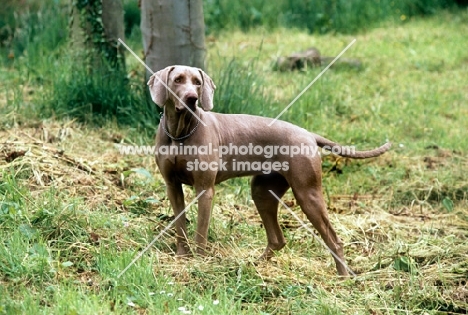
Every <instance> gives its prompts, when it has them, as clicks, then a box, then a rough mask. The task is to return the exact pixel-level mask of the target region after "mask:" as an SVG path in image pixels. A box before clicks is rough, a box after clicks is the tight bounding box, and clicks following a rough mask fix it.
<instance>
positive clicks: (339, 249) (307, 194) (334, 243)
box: [292, 185, 348, 276]
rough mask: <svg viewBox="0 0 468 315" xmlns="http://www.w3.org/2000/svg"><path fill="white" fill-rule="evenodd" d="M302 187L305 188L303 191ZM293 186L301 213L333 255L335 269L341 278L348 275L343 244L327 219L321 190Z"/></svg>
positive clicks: (316, 187) (309, 186) (319, 188)
mask: <svg viewBox="0 0 468 315" xmlns="http://www.w3.org/2000/svg"><path fill="white" fill-rule="evenodd" d="M304 187H306V188H305V189H304ZM296 188H297V187H295V186H293V187H292V190H293V193H294V196H295V197H296V200H297V202H298V204H299V205H300V206H301V209H302V211H303V212H304V213H305V214H306V216H307V218H308V219H309V221H310V222H311V223H312V224H313V226H314V228H315V229H316V230H317V231H318V232H319V234H320V236H321V237H322V239H323V240H324V241H325V244H326V245H327V246H328V248H329V249H330V250H332V251H333V252H334V253H335V255H336V256H335V255H334V256H333V258H334V259H335V263H336V269H337V270H338V274H340V275H342V276H346V275H348V271H347V270H346V266H345V265H344V264H343V263H344V262H345V258H344V254H343V243H342V241H341V240H340V238H339V237H338V235H337V234H336V232H335V230H334V229H333V227H332V226H331V224H330V220H329V219H328V214H327V209H326V205H325V201H324V199H323V194H322V188H321V187H320V186H312V187H311V185H308V186H302V185H301V186H300V188H299V189H296Z"/></svg>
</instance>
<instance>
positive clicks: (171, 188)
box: [166, 183, 189, 256]
mask: <svg viewBox="0 0 468 315" xmlns="http://www.w3.org/2000/svg"><path fill="white" fill-rule="evenodd" d="M166 184H167V195H168V197H169V201H170V202H171V205H172V209H173V210H174V215H175V217H177V216H178V215H179V214H180V213H181V212H182V211H184V209H185V201H184V192H183V190H182V184H181V183H166ZM175 228H176V237H177V255H179V256H185V255H188V254H189V246H188V243H187V225H186V218H185V213H184V214H182V215H181V216H180V218H179V219H178V220H177V221H176V222H175Z"/></svg>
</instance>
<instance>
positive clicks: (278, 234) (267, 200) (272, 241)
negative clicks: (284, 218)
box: [251, 173, 289, 260]
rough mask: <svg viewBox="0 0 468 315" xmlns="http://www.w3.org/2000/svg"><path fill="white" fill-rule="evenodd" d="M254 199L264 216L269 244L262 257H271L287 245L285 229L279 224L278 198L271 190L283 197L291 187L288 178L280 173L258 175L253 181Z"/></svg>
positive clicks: (263, 220) (259, 211) (262, 216)
mask: <svg viewBox="0 0 468 315" xmlns="http://www.w3.org/2000/svg"><path fill="white" fill-rule="evenodd" d="M251 189H252V199H253V201H254V202H255V206H256V207H257V210H258V213H259V214H260V217H261V218H262V222H263V225H264V227H265V230H266V234H267V239H268V244H267V247H266V249H265V252H264V253H263V254H262V256H261V257H260V258H261V259H267V260H268V259H270V258H271V257H272V256H273V251H274V250H280V249H281V248H283V247H284V245H286V240H285V239H284V235H283V231H281V228H280V226H279V224H278V203H279V201H278V199H276V197H275V196H273V195H272V194H271V192H270V190H272V191H273V192H274V193H275V194H276V195H277V196H278V197H280V198H281V197H282V196H283V195H284V194H285V193H286V191H287V190H288V189H289V184H288V182H287V181H286V179H285V178H284V177H283V176H282V175H280V174H278V173H272V174H265V175H256V176H254V177H253V178H252V182H251Z"/></svg>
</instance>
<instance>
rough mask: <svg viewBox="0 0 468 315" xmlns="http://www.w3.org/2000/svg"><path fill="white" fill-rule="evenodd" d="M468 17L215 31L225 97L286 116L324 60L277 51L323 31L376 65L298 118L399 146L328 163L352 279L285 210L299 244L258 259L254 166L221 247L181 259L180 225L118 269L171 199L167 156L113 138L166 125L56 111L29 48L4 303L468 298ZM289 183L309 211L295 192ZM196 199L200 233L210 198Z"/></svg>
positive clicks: (295, 47)
mask: <svg viewBox="0 0 468 315" xmlns="http://www.w3.org/2000/svg"><path fill="white" fill-rule="evenodd" d="M467 22H468V13H467V12H466V11H465V12H459V13H456V14H454V13H447V12H443V13H441V14H438V15H437V16H433V17H431V18H415V19H413V20H411V21H409V22H407V23H404V24H401V25H400V24H398V25H395V24H393V23H392V22H387V23H388V24H386V25H382V26H385V27H382V28H374V29H372V30H369V31H368V32H366V33H362V34H359V35H356V36H350V35H336V36H332V35H330V34H328V35H311V34H310V33H309V32H306V31H299V30H286V29H278V30H275V31H264V30H263V29H261V28H259V29H255V30H253V31H251V32H248V33H241V32H237V31H229V32H221V33H219V34H217V35H210V36H209V37H208V38H207V41H208V49H209V68H208V72H209V74H210V75H211V76H212V77H213V79H214V81H215V83H217V85H218V89H217V92H216V101H215V110H217V111H223V112H248V113H251V114H257V115H263V116H270V117H275V116H276V115H277V114H279V112H281V110H282V109H283V108H284V107H285V106H286V105H287V104H289V102H291V101H292V99H294V97H295V95H297V93H298V92H300V91H301V90H302V89H303V88H304V87H305V86H307V84H309V82H310V81H311V80H313V78H314V77H315V76H316V75H317V74H318V73H319V72H320V71H321V69H309V70H307V71H300V72H276V71H273V70H272V63H273V62H274V60H276V58H277V57H278V56H280V55H287V54H289V53H292V52H295V51H299V50H302V49H305V48H308V47H310V46H315V47H318V48H319V49H320V51H321V52H322V54H323V55H329V56H335V55H337V54H338V53H340V52H341V50H342V49H343V48H344V47H346V46H347V45H348V44H349V43H350V42H351V41H352V40H353V39H354V38H356V39H357V41H356V43H355V44H354V45H353V46H352V47H351V48H350V50H349V51H348V52H347V53H346V55H345V56H347V57H352V58H359V59H360V60H361V61H362V65H363V66H362V67H361V68H360V69H357V70H356V69H345V68H335V69H331V70H330V71H328V72H326V73H325V74H324V75H323V76H322V77H321V78H320V80H319V81H317V82H316V83H315V84H314V85H313V86H312V87H311V88H310V90H308V91H307V92H306V93H305V94H304V95H303V96H302V97H301V98H300V99H299V100H298V101H297V102H296V103H295V104H294V105H293V106H292V107H291V109H290V110H289V111H288V112H287V113H286V114H285V115H284V116H283V117H282V119H285V120H288V121H291V122H293V123H296V124H298V125H300V126H301V127H304V128H307V129H309V130H311V131H314V132H316V133H319V134H321V135H324V136H326V137H328V138H331V139H334V140H336V141H339V142H341V143H344V144H352V145H356V146H357V147H358V148H363V149H365V148H370V147H374V146H376V145H379V144H381V143H382V142H384V141H385V140H387V139H388V140H390V141H392V142H393V144H394V146H393V149H392V151H391V152H389V153H388V154H386V155H384V156H382V157H381V158H378V159H374V160H369V161H350V160H347V159H336V158H327V159H325V160H324V163H323V170H324V189H325V193H326V196H327V203H328V208H329V212H330V217H331V221H332V223H333V225H334V226H335V228H336V230H337V232H338V234H339V235H340V237H341V238H342V239H343V241H344V243H345V255H346V258H347V262H348V264H349V266H350V267H351V268H352V269H353V270H354V271H355V272H356V273H357V274H358V276H357V277H356V278H351V279H339V278H337V277H336V275H335V273H336V272H335V267H334V263H333V261H332V259H331V256H330V254H329V253H328V252H327V251H326V250H325V249H324V248H322V246H321V245H320V244H319V243H317V242H316V241H314V240H313V237H312V236H311V235H310V234H309V232H307V231H306V230H305V229H304V228H301V226H300V224H298V223H297V222H296V221H295V220H294V218H293V217H292V216H291V215H290V214H289V213H288V212H287V211H286V210H284V209H282V210H281V213H280V217H281V223H282V225H283V230H284V231H285V235H286V237H287V240H288V244H287V246H286V248H285V249H283V250H282V251H281V252H280V253H278V255H277V257H275V258H274V259H273V260H272V261H271V262H268V263H265V262H260V263H258V262H256V258H257V257H258V256H259V255H260V254H261V252H262V250H263V247H264V245H265V241H266V238H265V233H264V230H263V228H262V226H261V223H260V218H259V216H258V214H257V213H256V211H255V208H254V206H253V204H252V201H251V198H250V192H249V181H248V179H235V180H232V181H229V182H226V183H224V184H222V185H220V186H219V187H218V189H217V195H216V200H215V206H214V209H213V221H212V224H211V226H210V232H209V238H210V240H209V241H210V248H209V253H210V255H209V257H208V258H198V257H197V258H193V259H190V260H177V259H175V258H174V237H173V233H172V232H168V234H166V235H164V236H163V237H162V238H161V239H160V240H158V242H157V243H156V244H155V247H154V248H152V249H151V250H149V251H148V252H147V253H146V254H145V255H143V257H142V258H141V259H140V260H139V261H138V262H137V263H136V264H135V265H134V266H132V267H131V268H130V269H129V270H128V271H127V272H126V273H124V274H123V276H122V277H120V278H118V277H117V275H118V274H119V273H120V272H121V271H122V270H123V269H124V268H125V267H126V266H127V265H128V264H129V263H130V261H131V260H132V259H133V258H134V257H135V255H137V253H138V252H139V251H140V250H142V249H144V248H145V247H146V246H147V244H148V243H149V242H150V241H151V240H152V239H153V238H154V237H155V235H157V234H158V233H160V231H162V229H163V228H164V227H165V226H166V225H167V224H168V223H169V222H170V218H169V216H171V215H172V210H171V208H170V205H169V201H168V200H167V197H166V194H165V187H164V183H163V181H162V178H161V176H160V174H159V172H158V170H157V168H156V165H155V163H154V159H153V158H152V157H151V156H122V155H120V154H119V152H118V150H117V148H116V146H115V145H116V144H145V145H151V144H152V141H153V140H152V134H153V133H154V128H155V125H154V127H147V128H146V129H143V128H142V127H141V126H140V127H132V126H127V127H123V126H122V125H118V124H117V122H116V121H106V122H104V125H103V126H102V127H97V126H96V125H89V124H85V123H83V122H79V121H78V120H74V119H69V118H66V117H65V118H64V117H60V118H48V119H43V118H41V117H42V116H41V115H42V113H41V112H39V111H38V108H40V107H38V106H39V105H41V104H43V103H41V100H43V97H42V94H43V93H45V94H47V93H49V92H50V91H47V89H48V88H50V87H51V85H48V84H47V80H48V78H49V76H45V75H40V76H32V75H31V73H33V71H36V70H35V69H29V68H28V63H27V60H28V59H26V57H24V58H25V59H18V60H15V61H14V62H16V64H11V63H8V62H10V61H5V62H4V64H3V65H2V68H1V72H0V77H1V78H2V86H1V88H0V93H1V97H0V112H1V113H2V115H1V116H0V126H1V129H0V143H1V144H0V313H3V314H49V313H50V314H129V313H130V314H182V313H184V310H185V311H190V312H191V314H369V313H370V314H466V312H467V309H468V289H467V284H466V279H467V278H468V263H467V261H468V257H467V254H466V253H467V252H468V245H467V238H468V232H467V231H468V212H467V208H468V196H467V192H468V178H467V175H466V174H467V172H468V160H467V157H466V156H467V152H468V143H467V142H466V141H465V137H464V134H465V133H466V131H465V130H466V125H467V117H468V112H467V103H468V86H467V81H466V73H467V71H468V53H467V52H466V49H465V47H466V45H467V43H468V36H467V35H466V34H468V27H467V25H468V23H467ZM135 45H136V44H135ZM136 50H138V48H136ZM51 59H53V56H51ZM127 61H128V65H127V66H128V71H129V72H130V73H131V72H132V71H136V72H138V71H140V70H141V69H140V65H139V63H138V62H137V61H135V60H133V59H131V58H128V59H127ZM57 70H58V71H60V68H57ZM43 71H46V67H44V69H43ZM49 71H50V70H49ZM39 78H42V80H40V79H39ZM133 79H134V80H135V82H137V83H135V84H137V85H138V84H139V85H143V84H144V82H142V80H141V79H139V78H138V75H135V77H134V78H133ZM25 109H26V110H25ZM185 192H186V197H187V200H192V199H193V198H194V197H195V195H194V192H193V191H192V190H191V189H190V188H185ZM284 199H285V200H286V201H288V204H290V205H292V208H293V210H294V211H295V212H296V213H298V215H300V216H301V217H302V214H301V212H300V209H299V208H298V207H297V205H296V203H295V201H294V198H293V196H292V194H287V195H286V196H285V198H284ZM188 213H189V214H188V219H189V221H190V223H189V229H190V231H189V232H190V233H191V234H193V229H194V222H195V221H196V207H195V206H194V207H193V208H192V209H190V210H189V212H188Z"/></svg>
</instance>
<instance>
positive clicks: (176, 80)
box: [174, 77, 182, 83]
mask: <svg viewBox="0 0 468 315" xmlns="http://www.w3.org/2000/svg"><path fill="white" fill-rule="evenodd" d="M174 82H175V83H181V82H182V78H181V77H178V78H175V80H174Z"/></svg>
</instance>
